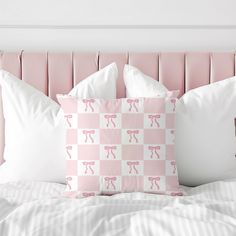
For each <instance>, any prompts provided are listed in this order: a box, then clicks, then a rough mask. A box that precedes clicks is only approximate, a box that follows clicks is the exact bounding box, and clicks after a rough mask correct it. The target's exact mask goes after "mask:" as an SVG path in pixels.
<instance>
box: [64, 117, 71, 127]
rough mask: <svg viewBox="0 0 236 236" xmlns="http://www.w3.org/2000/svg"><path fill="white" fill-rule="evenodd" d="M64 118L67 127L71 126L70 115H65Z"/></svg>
mask: <svg viewBox="0 0 236 236" xmlns="http://www.w3.org/2000/svg"><path fill="white" fill-rule="evenodd" d="M65 118H66V122H67V124H68V125H69V127H70V128H71V126H72V125H71V122H70V119H72V115H65Z"/></svg>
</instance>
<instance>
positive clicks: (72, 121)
mask: <svg viewBox="0 0 236 236" xmlns="http://www.w3.org/2000/svg"><path fill="white" fill-rule="evenodd" d="M64 117H65V120H66V125H67V128H68V129H77V127H78V115H77V114H76V113H69V114H64Z"/></svg>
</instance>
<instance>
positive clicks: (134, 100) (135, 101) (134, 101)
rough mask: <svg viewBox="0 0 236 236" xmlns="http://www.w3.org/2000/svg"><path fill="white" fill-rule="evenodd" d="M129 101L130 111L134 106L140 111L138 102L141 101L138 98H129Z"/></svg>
mask: <svg viewBox="0 0 236 236" xmlns="http://www.w3.org/2000/svg"><path fill="white" fill-rule="evenodd" d="M127 103H128V104H129V111H132V109H133V108H134V110H135V111H136V112H138V107H137V106H136V104H138V103H139V100H138V99H127Z"/></svg>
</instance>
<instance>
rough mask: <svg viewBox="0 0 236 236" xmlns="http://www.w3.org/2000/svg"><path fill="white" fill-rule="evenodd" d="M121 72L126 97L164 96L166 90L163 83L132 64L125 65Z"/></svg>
mask: <svg viewBox="0 0 236 236" xmlns="http://www.w3.org/2000/svg"><path fill="white" fill-rule="evenodd" d="M123 73H124V82H125V87H126V97H127V98H137V97H158V96H165V95H166V93H167V92H168V89H167V88H166V87H165V86H164V85H163V84H161V83H159V82H158V81H157V80H155V79H153V78H151V77H150V76H148V75H145V74H144V73H142V72H141V71H140V70H139V69H137V68H136V67H134V66H131V65H125V67H124V72H123Z"/></svg>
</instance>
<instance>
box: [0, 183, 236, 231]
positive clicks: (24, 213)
mask: <svg viewBox="0 0 236 236" xmlns="http://www.w3.org/2000/svg"><path fill="white" fill-rule="evenodd" d="M64 188H65V186H64V185H60V184H55V183H42V182H18V183H8V184H3V185H0V235H1V236H8V235H9V236H18V235H19V236H26V235H27V236H28V235H30V236H31V235H32V236H44V235H45V236H54V235H56V236H57V235H59V236H60V235H65V236H70V235H76V236H77V235H78V236H90V235H94V236H100V235H102V236H113V235H122V236H125V235H127V236H133V235H134V236H139V235H142V236H143V235H144V236H146V235H147V236H149V235H155V236H156V235H162V236H165V235H168V236H169V235H177V236H179V235H181V236H184V235H186V236H192V235H196V236H197V235H201V236H204V235H207V236H209V235H214V236H217V235H219V236H224V235H226V236H230V235H232V236H235V235H236V180H229V181H221V182H215V183H211V184H207V185H202V186H199V187H196V188H186V187H185V188H184V191H185V192H186V196H184V197H170V196H158V195H151V194H144V193H132V194H118V195H114V196H112V197H105V196H103V197H92V198H87V199H68V198H64V197H62V196H61V193H62V192H63V191H64Z"/></svg>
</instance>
